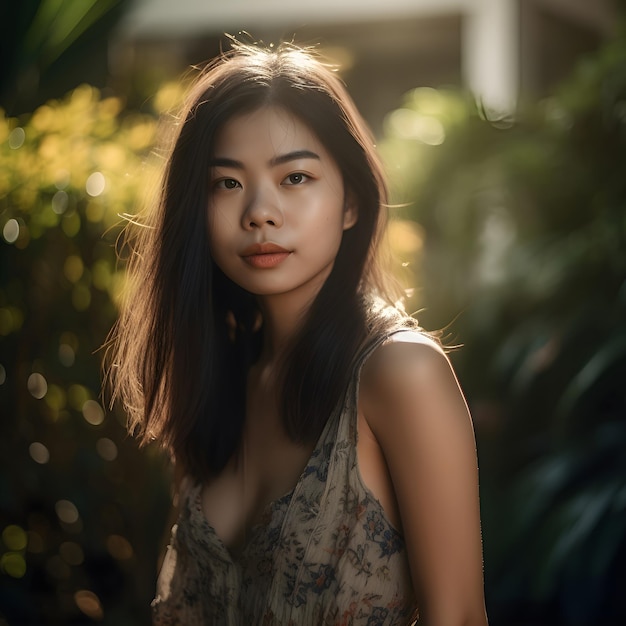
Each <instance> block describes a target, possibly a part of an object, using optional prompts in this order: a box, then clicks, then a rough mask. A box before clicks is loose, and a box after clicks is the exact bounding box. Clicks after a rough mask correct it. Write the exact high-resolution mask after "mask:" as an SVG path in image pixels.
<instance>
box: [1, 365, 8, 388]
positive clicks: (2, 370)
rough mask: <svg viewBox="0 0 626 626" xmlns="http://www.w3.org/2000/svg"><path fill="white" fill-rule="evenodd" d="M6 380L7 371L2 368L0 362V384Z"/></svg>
mask: <svg viewBox="0 0 626 626" xmlns="http://www.w3.org/2000/svg"><path fill="white" fill-rule="evenodd" d="M6 380H7V371H6V370H5V369H4V365H2V364H1V363H0V385H4V383H5V382H6Z"/></svg>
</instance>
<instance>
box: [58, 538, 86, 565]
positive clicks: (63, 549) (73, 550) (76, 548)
mask: <svg viewBox="0 0 626 626" xmlns="http://www.w3.org/2000/svg"><path fill="white" fill-rule="evenodd" d="M59 554H60V555H61V558H62V559H63V560H64V561H65V562H66V563H67V564H68V565H81V564H82V563H83V561H84V560H85V553H84V552H83V549H82V548H81V547H80V545H78V544H77V543H76V542H75V541H64V542H63V543H62V544H61V545H60V546H59Z"/></svg>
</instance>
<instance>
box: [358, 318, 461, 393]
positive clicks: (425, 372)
mask: <svg viewBox="0 0 626 626" xmlns="http://www.w3.org/2000/svg"><path fill="white" fill-rule="evenodd" d="M451 378H452V380H453V381H454V382H455V383H456V379H455V377H454V373H453V371H452V367H451V365H450V362H449V360H448V357H447V356H446V354H445V352H444V350H443V348H442V347H441V345H440V344H439V343H437V342H436V341H435V340H434V339H432V338H430V337H429V336H428V335H427V334H425V333H422V332H419V331H416V330H407V331H401V332H398V333H396V334H394V335H392V336H391V337H390V338H389V339H388V340H387V341H386V342H385V343H384V344H383V345H381V346H380V347H379V348H377V349H376V350H375V352H374V353H373V354H372V355H371V356H370V358H369V359H368V360H367V361H366V363H365V365H364V366H363V372H362V375H361V385H362V386H363V387H365V388H366V390H367V392H371V393H378V394H381V393H382V394H384V393H386V392H394V393H397V392H398V391H400V390H401V389H402V387H404V386H406V385H409V386H410V388H414V386H415V385H421V384H428V383H432V382H434V381H435V380H438V379H444V381H447V382H450V379H451ZM442 382H443V381H442Z"/></svg>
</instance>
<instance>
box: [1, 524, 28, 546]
mask: <svg viewBox="0 0 626 626" xmlns="http://www.w3.org/2000/svg"><path fill="white" fill-rule="evenodd" d="M2 541H3V542H4V545H5V546H6V547H7V548H8V549H9V550H13V551H19V550H24V549H25V548H26V544H27V543H28V536H27V534H26V531H25V530H24V529H23V528H21V527H20V526H17V525H16V524H11V525H10V526H7V527H6V528H5V529H4V530H3V531H2Z"/></svg>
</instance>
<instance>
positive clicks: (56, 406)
mask: <svg viewBox="0 0 626 626" xmlns="http://www.w3.org/2000/svg"><path fill="white" fill-rule="evenodd" d="M66 403H67V396H66V393H65V391H64V390H63V389H62V388H61V387H59V386H58V385H48V393H47V394H46V404H47V405H48V406H49V407H50V408H51V409H52V410H53V411H60V410H61V409H64V408H65V405H66Z"/></svg>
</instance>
